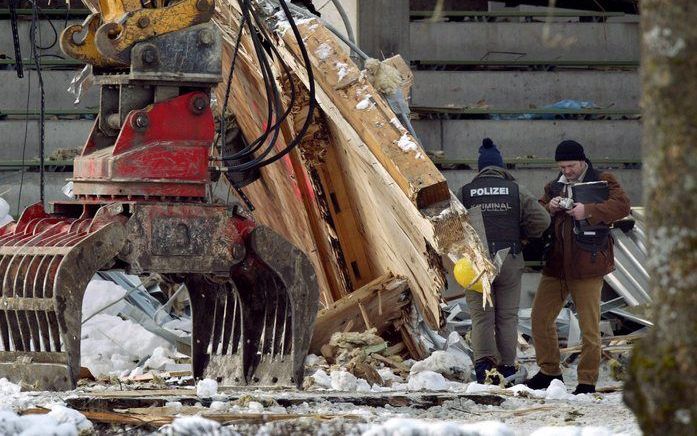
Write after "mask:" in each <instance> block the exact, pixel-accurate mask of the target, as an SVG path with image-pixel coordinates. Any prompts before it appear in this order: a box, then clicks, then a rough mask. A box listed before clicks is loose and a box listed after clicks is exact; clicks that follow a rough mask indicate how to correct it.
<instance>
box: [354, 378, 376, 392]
mask: <svg viewBox="0 0 697 436" xmlns="http://www.w3.org/2000/svg"><path fill="white" fill-rule="evenodd" d="M371 390H372V387H371V386H370V383H368V382H367V381H366V380H364V379H362V378H359V379H358V380H357V382H356V392H370V391H371Z"/></svg>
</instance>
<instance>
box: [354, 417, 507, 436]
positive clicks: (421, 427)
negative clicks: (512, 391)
mask: <svg viewBox="0 0 697 436" xmlns="http://www.w3.org/2000/svg"><path fill="white" fill-rule="evenodd" d="M513 434H514V433H513V430H511V429H510V428H509V427H508V426H507V425H506V424H504V423H502V422H498V421H482V422H475V423H468V424H462V423H457V422H452V421H440V422H432V421H425V420H419V419H410V418H392V419H389V420H387V421H385V422H384V423H381V424H377V425H374V426H373V427H371V428H369V429H368V430H367V431H365V432H364V433H363V436H392V435H405V436H406V435H414V436H417V435H428V436H451V435H452V436H513Z"/></svg>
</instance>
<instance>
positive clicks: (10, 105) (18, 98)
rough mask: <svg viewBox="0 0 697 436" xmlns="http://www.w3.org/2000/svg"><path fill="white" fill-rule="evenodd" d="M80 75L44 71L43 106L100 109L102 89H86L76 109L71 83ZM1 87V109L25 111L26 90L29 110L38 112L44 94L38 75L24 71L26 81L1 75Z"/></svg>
mask: <svg viewBox="0 0 697 436" xmlns="http://www.w3.org/2000/svg"><path fill="white" fill-rule="evenodd" d="M76 73H77V71H71V70H67V71H60V70H44V71H42V72H41V76H42V77H43V82H44V102H45V107H46V109H93V108H94V109H98V108H99V87H98V86H93V87H90V88H89V89H86V90H85V91H84V93H83V95H82V97H81V98H80V103H79V104H77V105H75V104H73V102H74V101H75V96H73V94H71V93H69V92H68V86H69V85H70V81H71V80H72V78H73V77H74V76H75V74H76ZM0 83H3V86H2V99H3V102H2V107H3V108H5V109H13V110H16V109H22V110H24V109H25V108H26V104H27V90H29V91H30V94H29V110H39V107H40V102H41V93H40V92H39V79H38V75H37V72H36V71H31V70H25V71H24V78H22V79H18V78H17V75H16V73H15V72H14V71H0Z"/></svg>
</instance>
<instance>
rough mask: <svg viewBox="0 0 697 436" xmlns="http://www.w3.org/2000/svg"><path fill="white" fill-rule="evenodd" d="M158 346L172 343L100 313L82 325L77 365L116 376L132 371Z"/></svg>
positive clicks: (91, 370)
mask: <svg viewBox="0 0 697 436" xmlns="http://www.w3.org/2000/svg"><path fill="white" fill-rule="evenodd" d="M157 347H163V348H170V347H171V345H170V344H169V343H168V342H167V341H166V340H165V339H163V338H161V337H159V336H156V335H154V334H153V333H151V332H149V331H147V330H145V328H143V326H141V325H140V324H136V323H134V322H132V321H130V320H123V319H121V318H119V317H118V316H114V315H108V314H104V313H100V314H98V315H95V316H94V317H93V318H92V319H90V320H89V321H87V322H86V323H85V324H83V326H82V341H81V344H80V350H81V359H80V364H81V365H82V366H84V367H87V368H88V369H89V370H90V372H91V373H92V374H93V375H94V376H99V375H103V374H106V375H113V374H116V375H118V374H121V373H123V372H124V371H128V372H130V371H131V370H133V369H134V368H135V367H136V363H137V362H138V361H140V360H141V359H143V358H144V357H146V356H149V355H150V353H151V352H152V350H154V349H155V348H157Z"/></svg>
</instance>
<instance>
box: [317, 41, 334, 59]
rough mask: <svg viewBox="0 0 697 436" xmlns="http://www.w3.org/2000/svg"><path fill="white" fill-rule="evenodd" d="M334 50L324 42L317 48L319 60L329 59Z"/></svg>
mask: <svg viewBox="0 0 697 436" xmlns="http://www.w3.org/2000/svg"><path fill="white" fill-rule="evenodd" d="M333 51H334V50H333V49H332V47H331V46H330V45H329V44H327V43H326V42H323V43H322V44H320V45H319V46H318V47H317V50H315V54H316V55H317V57H318V58H320V59H322V60H324V59H327V58H328V57H329V55H331V54H332V52H333Z"/></svg>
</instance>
